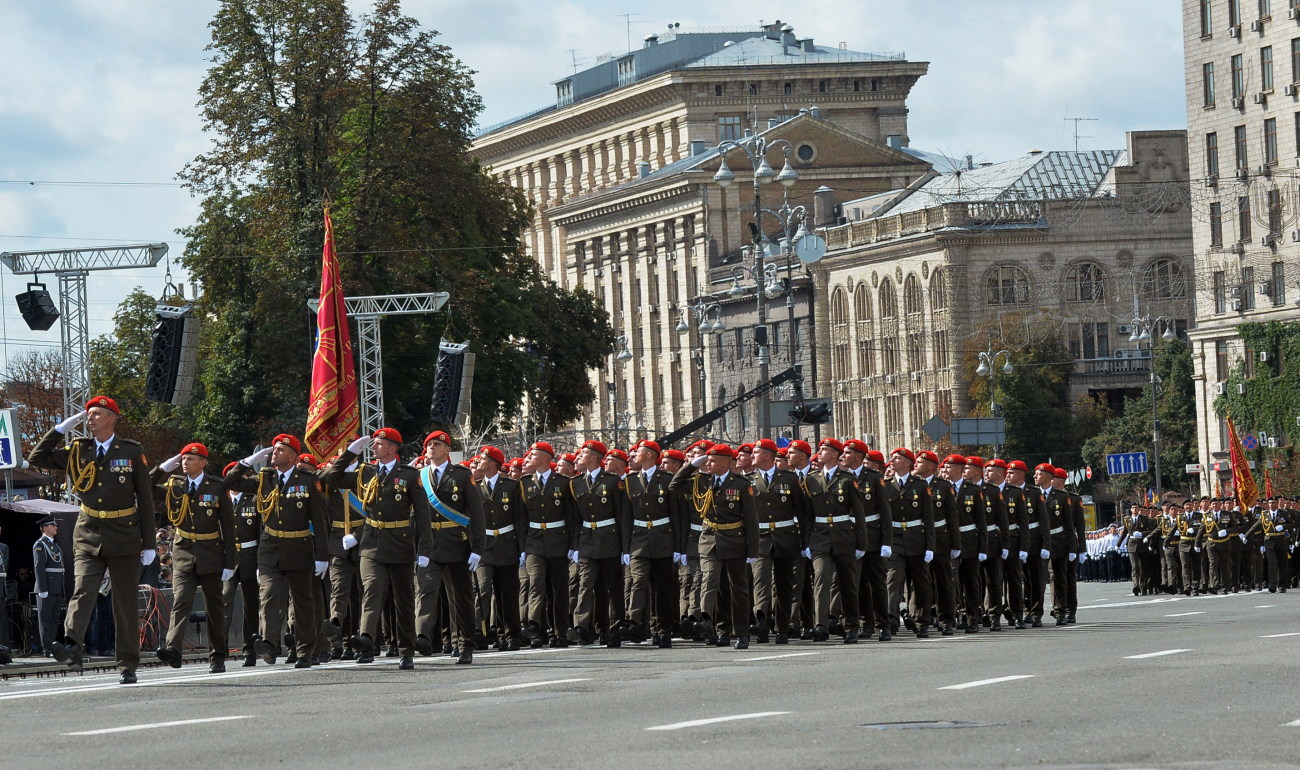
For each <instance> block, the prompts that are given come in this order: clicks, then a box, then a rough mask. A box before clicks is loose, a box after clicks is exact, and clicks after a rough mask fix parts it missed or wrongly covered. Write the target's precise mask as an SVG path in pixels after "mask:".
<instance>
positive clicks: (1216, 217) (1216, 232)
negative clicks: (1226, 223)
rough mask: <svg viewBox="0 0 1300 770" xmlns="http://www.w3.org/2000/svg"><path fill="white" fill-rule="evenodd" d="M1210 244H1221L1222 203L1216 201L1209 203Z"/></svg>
mask: <svg viewBox="0 0 1300 770" xmlns="http://www.w3.org/2000/svg"><path fill="white" fill-rule="evenodd" d="M1210 245H1211V246H1222V245H1223V204H1222V203H1219V202H1218V201H1215V202H1214V203H1211V204H1210Z"/></svg>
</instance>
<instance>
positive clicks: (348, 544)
mask: <svg viewBox="0 0 1300 770" xmlns="http://www.w3.org/2000/svg"><path fill="white" fill-rule="evenodd" d="M356 547H357V536H356V535H354V534H352V533H351V532H349V533H347V534H346V535H344V536H343V550H345V551H346V550H348V549H349V548H356Z"/></svg>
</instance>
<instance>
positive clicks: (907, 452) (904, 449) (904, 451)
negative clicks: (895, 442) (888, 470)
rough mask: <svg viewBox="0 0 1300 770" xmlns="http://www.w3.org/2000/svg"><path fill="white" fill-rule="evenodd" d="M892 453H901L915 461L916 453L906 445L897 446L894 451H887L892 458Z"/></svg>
mask: <svg viewBox="0 0 1300 770" xmlns="http://www.w3.org/2000/svg"><path fill="white" fill-rule="evenodd" d="M894 455H902V456H904V457H906V458H907V459H908V460H909V461H910V462H916V454H915V453H914V452H913V451H912V450H910V449H908V448H907V447H899V448H898V449H895V450H894V451H892V452H890V453H889V457H890V459H893V457H894Z"/></svg>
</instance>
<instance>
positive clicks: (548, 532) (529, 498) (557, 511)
mask: <svg viewBox="0 0 1300 770" xmlns="http://www.w3.org/2000/svg"><path fill="white" fill-rule="evenodd" d="M522 481H523V483H524V505H525V509H526V512H527V515H526V518H527V520H528V521H527V527H528V531H527V534H526V535H525V536H524V552H525V553H530V554H532V555H534V556H541V557H542V558H544V559H560V558H564V557H565V556H567V555H568V552H569V551H570V550H571V542H570V541H571V539H572V536H573V533H574V532H575V531H577V528H578V512H577V508H575V507H574V504H573V495H572V494H570V492H569V479H567V478H565V477H564V476H561V475H560V474H558V473H556V472H555V471H550V472H548V473H547V474H546V482H545V483H544V484H538V483H537V475H536V474H534V475H531V476H525V477H524V478H523V479H522Z"/></svg>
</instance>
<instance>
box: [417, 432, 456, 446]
mask: <svg viewBox="0 0 1300 770" xmlns="http://www.w3.org/2000/svg"><path fill="white" fill-rule="evenodd" d="M430 441H441V442H442V443H444V444H446V445H447V446H451V436H448V435H447V434H446V433H445V432H444V431H440V430H435V431H434V432H433V433H430V434H429V435H427V436H425V437H424V444H423V446H428V445H429V442H430Z"/></svg>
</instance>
